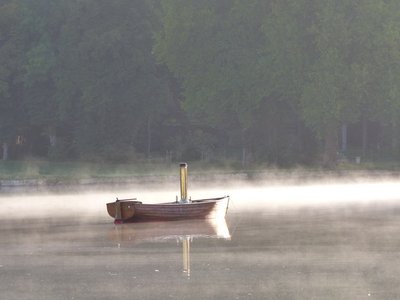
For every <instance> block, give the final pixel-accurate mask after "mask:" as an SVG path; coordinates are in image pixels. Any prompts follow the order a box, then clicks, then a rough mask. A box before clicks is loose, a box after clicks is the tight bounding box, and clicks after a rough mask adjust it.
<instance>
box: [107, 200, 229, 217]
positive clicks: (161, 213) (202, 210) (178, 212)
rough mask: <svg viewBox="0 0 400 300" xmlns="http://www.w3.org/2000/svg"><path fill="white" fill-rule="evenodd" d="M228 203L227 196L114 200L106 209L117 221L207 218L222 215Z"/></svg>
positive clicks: (224, 213)
mask: <svg viewBox="0 0 400 300" xmlns="http://www.w3.org/2000/svg"><path fill="white" fill-rule="evenodd" d="M228 204H229V197H228V196H225V197H219V198H210V199H202V200H193V201H191V202H190V203H179V202H170V203H161V204H143V203H141V202H139V201H116V202H112V203H107V211H108V214H109V215H110V216H111V217H112V218H114V219H115V221H116V222H118V223H121V222H123V223H125V222H135V221H136V222H138V221H167V220H185V219H209V218H219V217H224V216H225V215H226V212H227V209H228ZM118 206H119V207H118ZM118 210H119V211H120V213H119V212H118Z"/></svg>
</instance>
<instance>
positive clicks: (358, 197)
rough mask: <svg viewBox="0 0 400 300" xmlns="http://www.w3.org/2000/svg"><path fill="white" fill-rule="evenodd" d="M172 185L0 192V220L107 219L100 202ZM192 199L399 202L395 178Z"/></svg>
mask: <svg viewBox="0 0 400 300" xmlns="http://www.w3.org/2000/svg"><path fill="white" fill-rule="evenodd" d="M178 193H179V190H177V189H172V188H168V189H162V188H160V190H157V189H156V188H154V186H153V187H151V188H149V189H146V187H144V186H142V187H141V188H139V189H135V190H132V191H127V190H124V191H123V192H121V193H118V192H101V193H99V192H94V193H89V192H88V193H84V194H82V193H81V194H76V195H74V194H68V195H59V194H44V195H23V196H10V195H6V196H1V197H0V203H1V206H0V218H2V219H3V220H4V219H11V220H12V219H18V218H55V217H76V218H89V217H90V218H95V219H97V220H98V219H103V218H104V220H105V221H106V220H109V216H108V214H107V211H106V203H107V202H112V201H115V199H116V197H118V198H119V199H123V198H135V197H136V198H137V200H139V201H142V202H143V203H158V202H172V201H175V197H176V196H177V195H178ZM188 194H189V196H190V197H191V198H192V199H202V198H212V197H219V196H224V195H229V196H230V197H231V203H230V211H233V212H234V211H243V210H246V211H249V210H255V211H260V210H276V209H278V210H280V209H299V208H302V207H316V208H318V207H335V206H343V205H371V204H379V205H385V204H393V203H397V202H399V204H400V181H386V182H382V181H380V182H372V181H371V182H365V183H351V184H342V183H341V184H334V183H331V184H308V185H274V186H267V185H257V186H250V185H248V184H247V185H246V184H240V183H237V184H228V183H226V184H224V185H223V186H220V187H218V188H216V187H215V186H213V187H212V188H206V187H204V186H203V187H202V188H199V187H195V188H192V189H190V186H189V192H188Z"/></svg>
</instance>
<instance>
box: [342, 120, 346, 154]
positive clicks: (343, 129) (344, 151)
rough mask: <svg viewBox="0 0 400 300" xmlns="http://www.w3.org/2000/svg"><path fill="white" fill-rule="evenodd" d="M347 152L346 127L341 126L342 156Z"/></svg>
mask: <svg viewBox="0 0 400 300" xmlns="http://www.w3.org/2000/svg"><path fill="white" fill-rule="evenodd" d="M346 151H347V125H346V124H343V125H342V154H345V153H346Z"/></svg>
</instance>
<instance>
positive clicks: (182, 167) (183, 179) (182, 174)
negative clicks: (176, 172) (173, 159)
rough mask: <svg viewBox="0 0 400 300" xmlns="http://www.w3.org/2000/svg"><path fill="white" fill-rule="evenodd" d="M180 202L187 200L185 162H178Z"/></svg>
mask: <svg viewBox="0 0 400 300" xmlns="http://www.w3.org/2000/svg"><path fill="white" fill-rule="evenodd" d="M179 168H180V183H181V202H187V201H188V196H187V163H180V164H179Z"/></svg>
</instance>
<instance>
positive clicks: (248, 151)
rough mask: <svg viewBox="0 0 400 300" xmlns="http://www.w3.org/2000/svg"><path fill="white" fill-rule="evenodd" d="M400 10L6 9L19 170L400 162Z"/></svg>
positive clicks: (332, 0)
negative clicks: (32, 165)
mask: <svg viewBox="0 0 400 300" xmlns="http://www.w3.org/2000/svg"><path fill="white" fill-rule="evenodd" d="M399 83H400V2H398V1H396V0H354V1H346V0H327V1H322V2H321V1H310V0H246V1H240V0H219V1H213V0H163V1H160V0H115V1H109V0H35V1H31V0H0V143H1V145H2V147H1V150H0V151H1V152H0V153H1V155H2V158H3V159H10V158H12V159H22V158H24V157H26V156H35V157H43V158H47V159H54V160H71V159H72V160H104V161H119V162H123V161H128V160H130V161H132V160H138V159H141V158H144V157H147V158H155V157H156V158H162V159H167V160H171V159H173V160H181V159H184V160H200V159H203V160H221V159H231V160H236V161H240V162H241V163H243V164H245V163H248V162H258V163H264V162H265V163H270V164H278V165H291V164H311V163H314V162H317V163H323V164H327V165H330V164H332V163H335V162H336V161H337V160H338V158H343V157H347V158H350V159H352V158H354V157H355V156H362V157H363V158H369V159H377V158H388V157H390V158H392V159H397V158H399V156H400V151H399V146H400V145H399V138H400V132H399V130H398V127H399V126H400V90H399V88H398V86H399Z"/></svg>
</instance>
